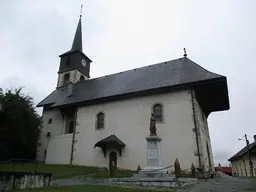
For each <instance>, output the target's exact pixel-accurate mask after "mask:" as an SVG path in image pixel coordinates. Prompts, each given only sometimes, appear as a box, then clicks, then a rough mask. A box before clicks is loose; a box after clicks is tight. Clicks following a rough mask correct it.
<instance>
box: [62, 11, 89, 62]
mask: <svg viewBox="0 0 256 192" xmlns="http://www.w3.org/2000/svg"><path fill="white" fill-rule="evenodd" d="M81 17H82V16H81V15H80V18H79V21H78V24H77V28H76V33H75V37H74V40H73V43H72V47H71V49H70V50H69V51H67V52H65V53H63V54H61V55H60V57H61V56H64V55H66V54H69V53H73V52H75V51H79V52H80V53H82V54H84V53H83V42H82V19H81ZM88 59H89V58H88ZM90 61H91V60H90Z"/></svg>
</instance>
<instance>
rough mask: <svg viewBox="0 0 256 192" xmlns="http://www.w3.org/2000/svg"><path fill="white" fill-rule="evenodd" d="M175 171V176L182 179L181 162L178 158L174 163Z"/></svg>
mask: <svg viewBox="0 0 256 192" xmlns="http://www.w3.org/2000/svg"><path fill="white" fill-rule="evenodd" d="M174 170H175V176H176V177H181V169H180V162H179V160H178V158H176V160H175V162H174Z"/></svg>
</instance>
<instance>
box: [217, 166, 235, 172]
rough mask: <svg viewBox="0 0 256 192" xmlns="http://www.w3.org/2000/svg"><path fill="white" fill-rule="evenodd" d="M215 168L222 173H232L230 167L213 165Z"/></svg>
mask: <svg viewBox="0 0 256 192" xmlns="http://www.w3.org/2000/svg"><path fill="white" fill-rule="evenodd" d="M215 169H216V171H220V172H223V173H232V167H215Z"/></svg>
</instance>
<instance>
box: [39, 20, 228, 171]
mask: <svg viewBox="0 0 256 192" xmlns="http://www.w3.org/2000/svg"><path fill="white" fill-rule="evenodd" d="M99 57H100V55H99ZM91 62H92V61H91V60H90V59H89V58H88V57H87V56H86V55H85V54H84V53H83V51H82V27H81V18H80V19H79V22H78V26H77V30H76V33H75V38H74V41H73V45H72V48H71V50H70V51H68V52H66V53H64V54H62V55H60V67H59V71H58V81H57V88H56V90H54V91H53V92H52V93H51V94H50V95H48V96H47V97H46V98H45V99H44V100H43V101H41V102H40V103H39V104H38V105H37V106H38V107H43V129H42V134H41V139H40V141H41V146H40V148H39V151H38V156H37V157H38V160H44V158H45V155H46V159H45V160H46V163H55V164H75V165H87V166H98V167H108V166H109V164H111V162H112V161H115V162H116V163H117V166H118V167H122V168H126V169H133V170H134V169H136V168H137V166H138V165H140V166H141V167H142V168H143V167H144V166H145V165H146V159H147V158H146V155H147V142H146V139H145V137H147V136H148V135H149V119H150V114H151V112H153V113H154V114H155V116H156V127H157V134H158V135H159V136H160V137H161V138H162V141H161V148H162V163H163V166H169V165H173V164H174V161H175V159H176V158H178V159H179V161H180V164H181V168H182V169H188V168H190V167H191V164H192V163H194V164H195V166H196V167H205V169H206V170H214V162H213V154H212V147H211V139H210V135H209V129H208V123H207V118H208V116H209V115H210V113H211V112H216V111H223V110H228V109H229V98H228V89H227V79H226V77H225V76H222V75H218V74H216V73H212V72H210V71H208V70H206V69H204V68H202V67H201V66H199V65H198V64H196V63H195V62H193V61H191V60H190V59H188V58H187V55H186V54H184V57H182V58H178V59H175V60H171V61H166V62H162V63H158V64H154V65H149V66H146V67H141V68H137V69H133V70H129V71H124V72H120V73H116V74H111V75H106V76H103V77H99V78H92V79H90V65H91ZM120 64H121V63H120ZM102 65H108V63H102ZM46 150H47V153H46Z"/></svg>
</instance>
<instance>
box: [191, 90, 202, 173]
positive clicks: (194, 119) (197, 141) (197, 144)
mask: <svg viewBox="0 0 256 192" xmlns="http://www.w3.org/2000/svg"><path fill="white" fill-rule="evenodd" d="M190 91H191V102H192V110H193V121H194V126H195V134H196V146H197V153H198V162H199V168H201V167H202V161H201V153H200V147H199V138H198V128H197V124H196V116H195V114H196V113H195V103H194V92H193V90H192V89H191V90H190Z"/></svg>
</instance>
